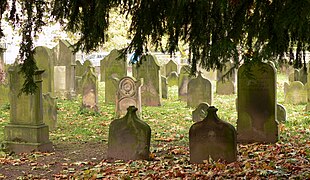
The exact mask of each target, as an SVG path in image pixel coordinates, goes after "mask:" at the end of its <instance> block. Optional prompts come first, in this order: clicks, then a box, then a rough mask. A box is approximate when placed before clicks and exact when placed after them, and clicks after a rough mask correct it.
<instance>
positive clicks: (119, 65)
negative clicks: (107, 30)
mask: <svg viewBox="0 0 310 180" xmlns="http://www.w3.org/2000/svg"><path fill="white" fill-rule="evenodd" d="M102 61H103V64H102V65H103V67H104V72H103V73H104V74H105V75H104V78H105V80H104V82H105V103H106V104H115V94H116V91H117V86H115V84H114V80H113V79H115V78H116V79H121V78H122V77H125V76H126V75H127V63H126V59H125V57H122V56H121V51H118V50H116V49H114V50H112V51H111V53H110V54H109V55H107V56H106V57H104V59H103V60H102ZM101 73H102V72H101Z"/></svg>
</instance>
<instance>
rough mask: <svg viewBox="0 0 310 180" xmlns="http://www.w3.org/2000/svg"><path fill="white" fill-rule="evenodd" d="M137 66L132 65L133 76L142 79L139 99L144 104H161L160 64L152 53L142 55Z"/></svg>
mask: <svg viewBox="0 0 310 180" xmlns="http://www.w3.org/2000/svg"><path fill="white" fill-rule="evenodd" d="M140 61H141V64H140V65H139V67H136V66H135V67H133V77H135V78H136V79H141V78H142V79H143V86H142V87H141V101H142V105H145V106H161V98H162V89H161V75H160V66H159V65H158V62H157V59H156V57H155V56H152V55H143V56H142V57H141V60H140Z"/></svg>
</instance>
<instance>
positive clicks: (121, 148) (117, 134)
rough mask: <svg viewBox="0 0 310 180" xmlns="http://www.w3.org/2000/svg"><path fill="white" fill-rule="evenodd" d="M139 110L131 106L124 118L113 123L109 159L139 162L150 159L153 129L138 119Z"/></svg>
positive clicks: (109, 141) (109, 142)
mask: <svg viewBox="0 0 310 180" xmlns="http://www.w3.org/2000/svg"><path fill="white" fill-rule="evenodd" d="M137 110H138V109H137V108H135V107H134V106H130V107H129V108H128V109H127V114H126V115H125V116H124V117H123V118H121V119H116V120H114V121H112V122H111V124H110V127H109V140H108V155H107V157H108V159H121V160H138V159H148V158H149V154H150V141H151V128H150V127H149V125H148V124H146V123H145V122H143V121H141V120H140V119H139V118H138V116H137V114H136V112H137Z"/></svg>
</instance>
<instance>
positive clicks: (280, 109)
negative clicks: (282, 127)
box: [277, 104, 286, 123]
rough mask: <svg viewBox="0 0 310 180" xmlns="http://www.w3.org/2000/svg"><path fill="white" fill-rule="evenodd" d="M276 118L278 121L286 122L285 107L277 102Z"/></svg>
mask: <svg viewBox="0 0 310 180" xmlns="http://www.w3.org/2000/svg"><path fill="white" fill-rule="evenodd" d="M277 120H278V122H279V123H285V122H286V109H285V107H284V106H283V105H282V104H277Z"/></svg>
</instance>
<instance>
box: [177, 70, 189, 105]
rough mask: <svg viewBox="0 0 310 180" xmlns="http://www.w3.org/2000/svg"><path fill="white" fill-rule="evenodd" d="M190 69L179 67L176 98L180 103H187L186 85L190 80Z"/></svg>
mask: <svg viewBox="0 0 310 180" xmlns="http://www.w3.org/2000/svg"><path fill="white" fill-rule="evenodd" d="M190 72H191V68H190V66H188V65H184V66H182V67H181V70H180V75H179V85H178V96H179V99H180V100H181V101H187V85H188V82H189V81H190V80H191V79H192V78H191V77H190Z"/></svg>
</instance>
